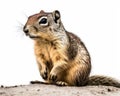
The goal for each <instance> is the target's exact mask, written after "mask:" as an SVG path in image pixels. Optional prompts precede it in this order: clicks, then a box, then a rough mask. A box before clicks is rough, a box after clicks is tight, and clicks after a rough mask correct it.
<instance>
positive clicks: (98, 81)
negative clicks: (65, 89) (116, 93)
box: [88, 75, 120, 88]
mask: <svg viewBox="0 0 120 96" xmlns="http://www.w3.org/2000/svg"><path fill="white" fill-rule="evenodd" d="M88 85H105V86H114V87H118V88H120V82H119V81H117V80H115V79H113V78H111V77H107V76H99V75H95V76H90V77H89V80H88Z"/></svg>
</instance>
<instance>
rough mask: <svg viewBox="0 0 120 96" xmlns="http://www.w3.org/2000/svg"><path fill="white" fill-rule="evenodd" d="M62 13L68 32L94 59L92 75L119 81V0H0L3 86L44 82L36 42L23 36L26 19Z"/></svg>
mask: <svg viewBox="0 0 120 96" xmlns="http://www.w3.org/2000/svg"><path fill="white" fill-rule="evenodd" d="M55 9H57V10H59V11H60V12H61V18H62V21H63V24H64V26H65V28H66V30H68V31H71V32H73V33H75V34H77V35H78V36H79V37H80V38H81V39H82V40H83V41H84V42H85V44H86V46H87V49H88V50H89V52H90V54H91V58H92V73H91V75H93V74H99V75H108V76H111V77H115V78H116V79H119V80H120V34H119V33H120V2H119V0H1V1H0V85H7V86H8V85H17V84H28V83H29V81H31V80H42V79H41V77H40V75H39V72H38V68H37V64H36V61H35V57H34V50H33V41H32V40H31V39H29V38H28V37H26V36H25V35H24V33H23V32H22V27H23V25H24V24H25V22H26V20H27V17H28V16H30V15H33V14H35V13H38V12H39V11H40V10H44V11H47V12H51V11H53V10H55Z"/></svg>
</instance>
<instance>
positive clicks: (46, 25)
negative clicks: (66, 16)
mask: <svg viewBox="0 0 120 96" xmlns="http://www.w3.org/2000/svg"><path fill="white" fill-rule="evenodd" d="M63 29H64V28H63V25H62V23H61V19H60V12H59V11H58V10H55V11H53V12H51V13H47V12H44V11H43V10H41V11H40V13H38V14H35V15H32V16H29V17H28V20H27V22H26V24H25V26H24V28H23V31H24V32H25V34H26V35H28V36H29V37H30V38H33V39H40V38H43V39H51V38H53V37H54V35H57V34H58V33H57V31H58V30H63ZM59 32H60V31H59Z"/></svg>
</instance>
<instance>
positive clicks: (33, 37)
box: [29, 35, 39, 39]
mask: <svg viewBox="0 0 120 96" xmlns="http://www.w3.org/2000/svg"><path fill="white" fill-rule="evenodd" d="M29 37H30V38H32V39H35V38H39V36H31V35H29Z"/></svg>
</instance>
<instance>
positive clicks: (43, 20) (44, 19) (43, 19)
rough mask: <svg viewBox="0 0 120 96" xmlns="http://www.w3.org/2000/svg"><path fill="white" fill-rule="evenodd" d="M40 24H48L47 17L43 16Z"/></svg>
mask: <svg viewBox="0 0 120 96" xmlns="http://www.w3.org/2000/svg"><path fill="white" fill-rule="evenodd" d="M39 24H42V25H46V24H47V18H42V19H41V20H40V21H39Z"/></svg>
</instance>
